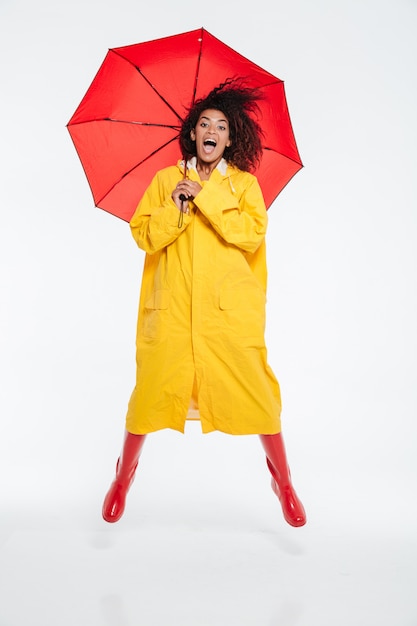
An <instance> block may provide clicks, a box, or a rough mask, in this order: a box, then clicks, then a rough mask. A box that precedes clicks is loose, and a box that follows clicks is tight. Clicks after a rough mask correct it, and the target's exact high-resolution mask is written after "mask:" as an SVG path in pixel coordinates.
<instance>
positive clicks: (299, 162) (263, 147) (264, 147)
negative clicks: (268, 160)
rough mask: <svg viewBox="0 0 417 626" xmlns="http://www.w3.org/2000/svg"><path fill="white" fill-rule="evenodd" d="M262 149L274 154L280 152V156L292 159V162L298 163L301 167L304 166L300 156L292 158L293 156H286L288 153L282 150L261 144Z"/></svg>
mask: <svg viewBox="0 0 417 626" xmlns="http://www.w3.org/2000/svg"><path fill="white" fill-rule="evenodd" d="M262 150H269V152H275V154H280V155H281V156H283V157H285V158H286V159H288V160H289V161H292V162H293V163H298V165H301V167H304V166H303V164H302V162H301V159H300V158H299V159H298V160H297V159H293V157H290V156H288V154H284V153H283V152H279V150H274V148H268V146H262Z"/></svg>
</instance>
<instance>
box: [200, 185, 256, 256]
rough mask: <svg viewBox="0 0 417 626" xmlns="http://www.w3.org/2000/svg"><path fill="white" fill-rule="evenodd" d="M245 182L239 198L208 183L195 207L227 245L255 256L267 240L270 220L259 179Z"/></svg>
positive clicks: (221, 187) (218, 186)
mask: <svg viewBox="0 0 417 626" xmlns="http://www.w3.org/2000/svg"><path fill="white" fill-rule="evenodd" d="M246 179H247V184H246V186H245V189H244V191H243V193H242V194H241V195H240V197H237V196H236V195H234V194H233V193H232V192H231V191H229V190H228V189H225V188H224V187H223V186H221V185H219V184H218V183H216V182H214V181H212V180H208V181H206V182H205V184H204V186H203V188H202V190H201V191H200V192H199V193H198V194H197V196H196V197H195V198H194V203H195V204H196V206H197V207H198V209H199V210H200V211H201V212H202V213H203V214H204V215H205V217H206V218H207V219H208V220H209V221H210V223H211V225H212V226H213V228H214V230H215V231H216V232H217V233H218V234H219V235H220V236H221V237H222V238H223V239H224V240H225V241H226V242H227V243H230V244H233V245H235V246H237V247H238V248H241V249H242V250H244V251H245V252H250V253H253V252H255V251H256V250H257V248H258V247H259V246H260V244H261V242H262V241H263V240H264V238H265V234H266V229H267V224H268V218H267V213H266V207H265V202H264V199H263V196H262V191H261V188H260V186H259V183H258V181H257V179H256V178H255V176H251V175H246Z"/></svg>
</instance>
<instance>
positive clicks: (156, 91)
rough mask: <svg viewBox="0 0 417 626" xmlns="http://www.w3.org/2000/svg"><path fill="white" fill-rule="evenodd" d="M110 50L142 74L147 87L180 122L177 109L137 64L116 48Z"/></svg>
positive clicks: (180, 118) (181, 119)
mask: <svg viewBox="0 0 417 626" xmlns="http://www.w3.org/2000/svg"><path fill="white" fill-rule="evenodd" d="M111 52H113V53H114V54H117V55H118V56H119V57H120V58H121V59H123V60H124V61H127V63H130V64H131V65H133V67H134V68H135V69H136V70H137V71H138V72H139V74H140V75H141V76H142V78H143V80H144V81H146V82H147V83H148V85H149V87H150V88H151V89H152V90H153V91H154V92H155V93H156V95H157V96H158V97H159V98H160V99H161V100H162V102H163V103H164V104H166V106H167V107H168V108H169V109H171V111H172V112H173V113H174V115H176V116H177V117H178V119H179V120H180V121H181V122H182V121H183V118H182V117H181V115H179V114H178V113H177V111H176V110H175V109H174V107H173V106H172V105H171V104H170V103H169V102H168V100H166V99H165V98H164V96H162V95H161V94H160V93H159V91H158V90H157V89H156V87H155V86H154V85H153V84H152V83H151V81H150V80H149V79H148V78H146V76H145V74H144V73H143V72H142V70H141V69H140V67H138V66H137V65H135V64H134V63H132V61H130V60H129V59H126V57H124V56H123V55H122V54H120V52H117V50H115V49H114V48H111Z"/></svg>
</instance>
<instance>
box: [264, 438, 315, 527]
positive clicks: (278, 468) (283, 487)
mask: <svg viewBox="0 0 417 626" xmlns="http://www.w3.org/2000/svg"><path fill="white" fill-rule="evenodd" d="M259 437H260V440H261V443H262V446H263V448H264V450H265V454H266V463H267V465H268V468H269V471H270V472H271V475H272V481H271V486H272V490H273V491H274V493H275V494H276V495H277V496H278V499H279V501H280V502H281V507H282V512H283V514H284V518H285V520H286V521H287V522H288V524H290V525H291V526H304V524H305V523H306V521H307V519H306V514H305V511H304V507H303V505H302V504H301V501H300V499H299V498H298V496H297V494H296V492H295V490H294V487H293V486H292V483H291V474H290V469H289V467H288V462H287V455H286V453H285V446H284V440H283V438H282V434H281V433H278V434H277V435H259Z"/></svg>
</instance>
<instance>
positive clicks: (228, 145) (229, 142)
mask: <svg viewBox="0 0 417 626" xmlns="http://www.w3.org/2000/svg"><path fill="white" fill-rule="evenodd" d="M231 145H232V140H231V139H229V141H228V142H227V144H226V148H230V146H231Z"/></svg>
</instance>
